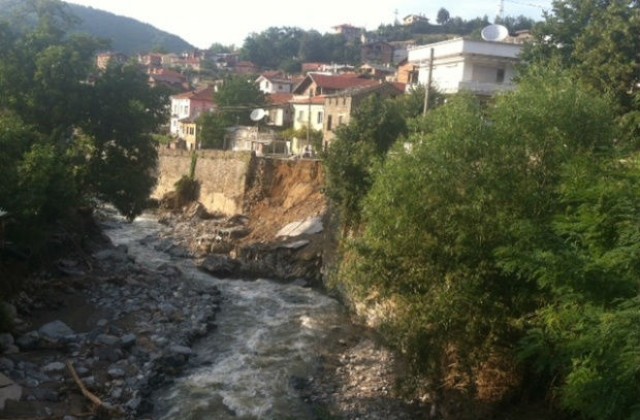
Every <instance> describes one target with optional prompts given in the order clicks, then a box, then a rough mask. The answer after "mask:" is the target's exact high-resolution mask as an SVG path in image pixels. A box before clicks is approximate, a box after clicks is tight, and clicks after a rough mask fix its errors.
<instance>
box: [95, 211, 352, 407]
mask: <svg viewBox="0 0 640 420" xmlns="http://www.w3.org/2000/svg"><path fill="white" fill-rule="evenodd" d="M166 229H167V227H166V226H163V225H161V224H160V223H158V222H157V221H156V219H155V217H154V216H153V215H150V214H145V215H143V216H141V217H139V218H137V219H136V221H135V222H133V223H131V224H127V223H117V224H115V225H114V226H112V228H110V229H108V230H107V231H106V232H107V234H108V235H109V236H110V238H111V240H112V241H113V242H114V243H115V244H117V245H119V244H125V245H127V246H128V248H129V253H130V254H131V255H133V256H134V257H135V259H136V261H137V262H139V263H143V264H148V265H149V266H151V267H153V266H158V265H159V264H162V263H170V264H174V265H177V266H178V267H179V268H180V269H181V271H182V272H183V273H184V276H185V278H186V279H187V280H188V281H194V282H204V283H206V284H213V285H215V286H216V287H218V289H219V290H220V291H221V293H222V296H223V303H222V305H221V307H220V311H219V313H218V315H217V318H216V323H217V325H218V327H217V329H216V330H214V331H213V332H212V333H211V334H210V335H208V336H207V337H205V338H203V339H201V340H199V341H198V342H197V343H196V344H195V345H194V347H193V350H194V353H195V355H194V356H193V357H192V360H191V361H192V363H191V364H190V366H191V367H190V368H189V369H188V370H187V371H186V372H185V374H184V375H182V376H181V377H179V378H177V379H176V380H175V381H174V382H173V383H172V384H170V385H169V386H167V387H165V388H163V389H161V390H159V391H158V392H157V394H156V397H155V401H154V406H155V411H154V418H157V419H238V418H267V419H285V418H290V419H306V418H319V414H318V413H317V412H316V410H317V408H314V406H313V405H311V404H309V403H308V402H307V401H305V400H304V398H302V397H301V395H300V392H299V389H300V384H301V383H303V382H305V381H307V380H308V378H310V377H312V376H313V375H314V372H315V371H316V369H317V368H318V366H319V363H320V361H321V360H322V355H323V354H327V353H330V352H332V351H333V352H335V351H336V349H335V348H333V347H335V345H336V343H337V342H342V341H343V338H344V339H348V338H349V337H354V336H355V335H357V334H359V332H358V331H357V330H356V328H355V327H354V326H352V324H351V322H350V320H349V317H348V314H347V313H346V311H345V309H344V307H343V306H342V305H341V304H340V303H339V302H338V301H336V300H335V299H333V298H331V297H328V296H327V295H325V294H323V293H322V292H320V291H317V290H314V289H311V288H308V287H301V286H298V285H294V284H282V283H279V282H275V281H271V280H268V279H260V280H254V281H244V280H228V279H218V278H215V277H212V276H209V275H207V274H205V273H203V272H200V271H199V270H197V269H196V267H195V265H194V262H193V260H190V259H186V258H182V259H181V258H175V257H172V256H170V255H168V254H166V253H163V252H161V251H157V250H156V249H155V248H154V246H153V243H154V241H153V240H149V238H155V237H158V235H159V234H160V233H163V231H165V230H166ZM165 233H166V232H165Z"/></svg>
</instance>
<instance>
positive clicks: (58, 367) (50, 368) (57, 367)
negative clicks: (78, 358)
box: [42, 362, 66, 373]
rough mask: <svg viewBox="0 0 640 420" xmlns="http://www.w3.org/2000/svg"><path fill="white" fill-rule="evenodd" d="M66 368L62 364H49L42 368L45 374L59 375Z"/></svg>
mask: <svg viewBox="0 0 640 420" xmlns="http://www.w3.org/2000/svg"><path fill="white" fill-rule="evenodd" d="M65 368H66V366H65V364H64V363H62V362H51V363H49V364H47V365H45V366H44V367H43V368H42V371H43V372H45V373H59V372H62V371H63V370H65Z"/></svg>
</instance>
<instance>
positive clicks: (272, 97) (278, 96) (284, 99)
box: [267, 93, 293, 105]
mask: <svg viewBox="0 0 640 420" xmlns="http://www.w3.org/2000/svg"><path fill="white" fill-rule="evenodd" d="M291 99H293V94H291V93H272V94H269V95H267V103H268V104H269V105H283V104H287V103H289V102H290V101H291Z"/></svg>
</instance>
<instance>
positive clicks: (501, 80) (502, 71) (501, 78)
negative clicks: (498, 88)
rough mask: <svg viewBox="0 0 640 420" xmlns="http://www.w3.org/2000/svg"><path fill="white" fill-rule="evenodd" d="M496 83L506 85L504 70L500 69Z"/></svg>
mask: <svg viewBox="0 0 640 420" xmlns="http://www.w3.org/2000/svg"><path fill="white" fill-rule="evenodd" d="M496 83H504V69H498V72H497V74H496Z"/></svg>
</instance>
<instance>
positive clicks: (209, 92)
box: [171, 87, 214, 102]
mask: <svg viewBox="0 0 640 420" xmlns="http://www.w3.org/2000/svg"><path fill="white" fill-rule="evenodd" d="M213 93H214V91H213V88H212V87H206V88H204V89H200V90H196V91H193V90H192V91H189V92H184V93H180V94H178V95H173V96H172V97H171V98H173V99H190V100H192V101H210V102H213Z"/></svg>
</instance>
